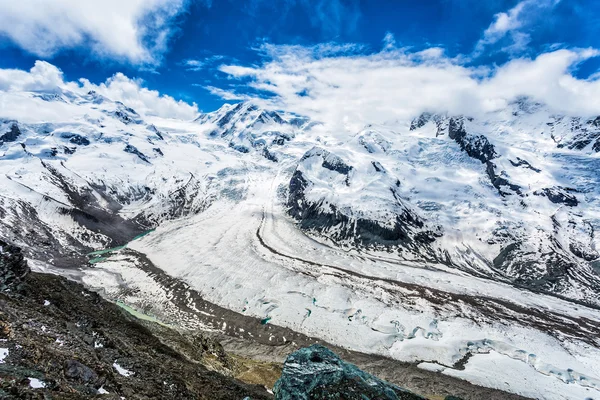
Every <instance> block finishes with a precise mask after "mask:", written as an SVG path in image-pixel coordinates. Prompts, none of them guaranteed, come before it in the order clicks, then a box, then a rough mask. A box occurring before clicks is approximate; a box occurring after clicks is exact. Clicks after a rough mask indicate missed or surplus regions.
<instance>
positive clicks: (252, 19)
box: [0, 0, 600, 110]
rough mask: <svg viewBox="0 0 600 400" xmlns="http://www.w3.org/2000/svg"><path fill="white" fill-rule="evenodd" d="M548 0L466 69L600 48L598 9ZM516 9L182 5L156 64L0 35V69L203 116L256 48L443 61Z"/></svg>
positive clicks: (381, 2)
mask: <svg viewBox="0 0 600 400" xmlns="http://www.w3.org/2000/svg"><path fill="white" fill-rule="evenodd" d="M536 3H543V2H536ZM550 3H554V2H548V4H547V5H546V6H544V7H529V9H528V10H527V11H526V12H527V14H524V15H522V16H521V17H520V18H521V19H522V20H523V22H522V26H521V27H520V28H519V30H520V31H522V32H523V34H524V35H528V41H527V43H526V46H525V47H524V48H522V49H516V51H514V52H511V51H508V50H506V47H507V46H510V44H511V41H512V39H511V38H510V37H508V36H507V37H504V38H502V39H501V40H499V41H498V42H496V43H494V44H492V45H490V46H487V47H486V48H485V49H484V51H483V52H482V54H480V55H478V56H477V57H474V59H473V60H469V61H468V63H467V64H471V65H490V64H494V63H496V64H502V63H505V62H506V61H507V60H508V59H510V58H513V57H525V56H529V57H532V56H535V55H536V54H539V53H542V52H544V51H547V50H548V49H553V48H556V47H567V48H571V47H583V48H587V47H594V48H599V47H600V43H599V42H600V18H598V15H600V2H597V1H595V0H587V1H586V0H563V1H561V2H558V3H557V4H550ZM518 4H519V1H518V0H423V1H412V0H411V1H404V0H396V1H393V0H378V1H358V0H329V1H327V0H212V1H211V2H206V1H191V2H188V3H186V4H184V5H183V6H182V8H181V11H180V12H179V13H178V14H177V15H176V16H175V17H173V19H172V21H171V22H170V25H169V29H170V38H169V40H168V44H167V45H166V46H165V48H164V50H162V51H160V52H159V53H158V54H157V61H153V62H151V63H138V62H131V61H130V60H127V59H124V58H122V57H111V56H110V55H108V56H106V55H102V56H99V55H98V54H96V53H94V52H92V51H90V48H89V47H87V46H86V44H85V43H81V44H77V45H75V46H71V45H68V44H65V45H64V47H62V48H61V47H59V48H57V49H56V51H54V52H53V53H52V54H49V55H46V56H42V57H40V53H39V52H37V53H36V52H35V50H34V51H31V49H28V48H26V47H24V46H22V45H19V44H18V43H16V41H15V40H12V39H11V38H9V37H7V36H6V35H4V36H0V37H2V39H1V42H0V43H1V46H2V47H0V54H1V55H2V57H0V68H19V69H29V68H30V67H31V66H32V65H33V63H34V61H35V60H38V59H42V60H47V61H49V62H51V63H52V64H54V65H56V66H57V67H59V68H60V69H61V70H62V71H63V72H64V73H65V77H66V79H68V80H75V79H78V78H80V77H86V78H88V79H90V80H91V81H92V82H101V81H104V80H105V79H106V78H107V77H110V76H111V75H113V74H114V73H116V72H123V73H124V74H125V75H127V76H130V77H138V78H142V79H143V80H144V82H145V85H146V86H148V87H151V88H153V89H157V90H159V91H160V92H161V93H166V94H169V95H171V96H173V97H175V98H181V99H184V100H186V101H188V102H196V103H197V104H198V105H199V107H200V108H201V109H204V110H211V109H214V108H216V107H218V106H219V105H220V104H222V102H223V100H222V99H220V98H219V97H218V96H215V95H213V94H211V93H209V92H208V91H207V90H206V89H205V88H204V87H205V86H216V87H220V86H222V85H225V86H226V85H227V83H228V82H227V79H228V77H227V75H226V74H223V73H222V72H220V71H218V70H217V67H218V66H219V65H221V64H222V63H236V64H243V65H251V64H256V63H260V62H261V54H260V53H259V52H257V51H256V48H257V47H259V46H260V45H261V44H262V43H272V44H298V45H303V46H310V45H315V44H319V43H327V42H337V43H358V44H362V45H364V46H365V49H364V51H365V52H374V51H379V50H380V49H381V48H382V46H383V44H382V43H383V39H384V37H385V36H386V34H392V35H393V38H394V40H395V42H396V46H398V47H405V46H409V47H411V48H413V49H415V50H416V49H423V48H427V47H432V46H439V47H442V48H444V49H445V51H446V54H447V55H448V56H450V57H454V56H457V55H470V54H472V53H473V52H474V49H475V47H476V45H477V43H478V41H480V40H481V39H482V35H483V34H484V32H485V30H486V29H487V28H488V27H489V26H490V24H491V23H493V22H494V20H495V18H496V16H497V15H498V14H499V13H507V12H509V11H510V10H511V9H513V8H514V7H515V6H517V5H518ZM388 37H389V36H388ZM188 60H195V61H191V62H189V61H188ZM186 62H189V65H188V64H186ZM598 67H599V63H598V62H597V60H596V59H593V60H589V61H587V62H586V63H584V64H583V65H581V66H580V68H579V69H578V71H577V74H579V75H580V76H585V75H589V74H591V73H593V72H596V71H597V69H598Z"/></svg>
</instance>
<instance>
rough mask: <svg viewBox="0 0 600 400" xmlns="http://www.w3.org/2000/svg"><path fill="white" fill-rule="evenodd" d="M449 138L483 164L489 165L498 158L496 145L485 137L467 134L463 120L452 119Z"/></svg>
mask: <svg viewBox="0 0 600 400" xmlns="http://www.w3.org/2000/svg"><path fill="white" fill-rule="evenodd" d="M448 136H450V139H453V140H454V141H455V142H456V143H458V145H459V146H460V148H461V149H463V150H464V151H465V152H466V153H467V154H468V155H469V156H470V157H472V158H476V159H478V160H479V161H481V162H482V163H487V162H488V161H490V160H492V159H494V158H496V157H497V156H498V153H496V149H495V148H494V145H492V144H491V143H490V141H489V140H488V139H487V138H486V137H485V136H483V135H471V134H468V133H467V131H466V130H465V128H464V124H463V118H450V120H449V121H448Z"/></svg>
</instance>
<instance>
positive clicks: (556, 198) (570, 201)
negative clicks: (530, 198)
mask: <svg viewBox="0 0 600 400" xmlns="http://www.w3.org/2000/svg"><path fill="white" fill-rule="evenodd" d="M571 192H574V190H573V189H568V188H563V187H560V186H555V187H552V188H544V189H542V190H538V191H535V192H534V193H533V194H535V195H536V196H544V197H547V198H548V200H550V201H551V202H552V203H554V204H564V205H566V206H569V207H577V205H578V204H579V201H577V197H575V196H573V195H572V194H571Z"/></svg>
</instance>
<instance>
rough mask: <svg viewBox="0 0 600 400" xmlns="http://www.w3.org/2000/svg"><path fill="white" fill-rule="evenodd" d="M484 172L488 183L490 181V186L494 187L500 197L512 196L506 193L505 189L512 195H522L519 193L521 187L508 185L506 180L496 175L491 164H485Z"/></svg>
mask: <svg viewBox="0 0 600 400" xmlns="http://www.w3.org/2000/svg"><path fill="white" fill-rule="evenodd" d="M485 171H486V172H487V175H488V177H489V178H490V181H492V185H494V187H495V188H496V189H497V190H498V193H500V195H501V196H506V195H510V194H512V193H511V192H509V191H507V190H506V189H510V190H512V191H513V192H514V193H516V194H518V195H520V196H522V195H523V193H522V192H521V187H520V186H519V185H515V184H512V183H510V182H509V181H508V179H506V178H504V177H502V176H500V175H498V174H497V173H496V165H495V164H494V163H493V162H491V161H488V162H486V168H485Z"/></svg>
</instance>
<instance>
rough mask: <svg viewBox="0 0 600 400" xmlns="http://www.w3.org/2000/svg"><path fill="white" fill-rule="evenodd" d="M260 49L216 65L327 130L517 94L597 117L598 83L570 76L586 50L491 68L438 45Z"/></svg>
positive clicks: (488, 106)
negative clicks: (253, 62) (254, 60)
mask: <svg viewBox="0 0 600 400" xmlns="http://www.w3.org/2000/svg"><path fill="white" fill-rule="evenodd" d="M342 48H343V46H342ZM263 51H266V52H267V54H269V51H270V54H271V56H270V58H268V59H267V60H266V61H265V62H264V63H263V64H262V65H259V66H253V67H247V66H239V65H231V66H222V67H221V71H222V72H224V73H226V74H228V75H229V76H230V77H231V78H235V79H238V80H239V81H238V83H239V85H246V86H248V87H249V88H250V89H251V90H255V91H256V90H258V91H264V92H266V93H267V94H268V95H269V96H265V97H266V98H265V99H257V100H256V101H258V102H260V103H262V104H263V105H265V106H270V107H275V108H279V109H284V110H288V111H294V112H298V113H302V114H305V115H308V116H310V117H313V118H315V119H317V120H320V121H323V122H326V123H328V124H329V125H330V126H331V127H332V128H340V127H341V128H344V127H345V128H347V129H349V130H353V131H356V130H358V129H360V128H361V127H362V126H363V125H364V124H366V123H384V122H387V121H390V120H396V119H401V120H406V119H410V118H412V117H414V116H416V115H418V114H419V113H420V112H423V111H433V112H450V113H455V114H468V115H476V114H478V113H485V112H490V111H494V110H496V109H498V108H501V107H503V106H505V105H506V104H507V102H510V101H512V100H514V99H515V98H517V97H520V96H529V97H531V98H533V99H535V100H538V101H542V102H545V103H547V104H548V106H549V107H551V108H552V109H554V110H555V111H556V112H564V113H569V114H573V115H598V114H600V81H598V80H595V81H594V80H584V79H578V78H576V77H574V76H573V75H572V73H571V70H572V68H574V67H575V66H576V65H577V64H578V63H580V62H582V61H584V60H585V59H588V58H590V57H597V56H598V55H599V53H598V51H596V50H593V49H586V50H584V49H575V50H557V51H553V52H550V53H545V54H541V55H539V56H538V57H537V58H535V59H528V58H521V59H514V60H512V61H510V62H508V63H507V64H505V65H502V66H496V67H493V68H482V67H467V66H464V65H461V64H460V59H450V58H447V57H446V56H445V55H444V52H443V50H442V49H439V48H431V49H427V50H423V51H420V52H416V53H409V52H406V51H405V50H393V51H389V50H384V51H382V52H380V53H375V54H363V55H358V54H350V55H348V54H344V53H342V54H341V55H336V54H329V55H327V56H322V55H320V54H317V53H315V51H313V50H311V48H299V47H297V46H284V47H277V46H275V47H273V46H271V50H265V49H263ZM213 93H216V94H218V93H221V96H222V97H223V98H235V97H236V96H238V94H236V93H232V91H220V92H217V91H213Z"/></svg>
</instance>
